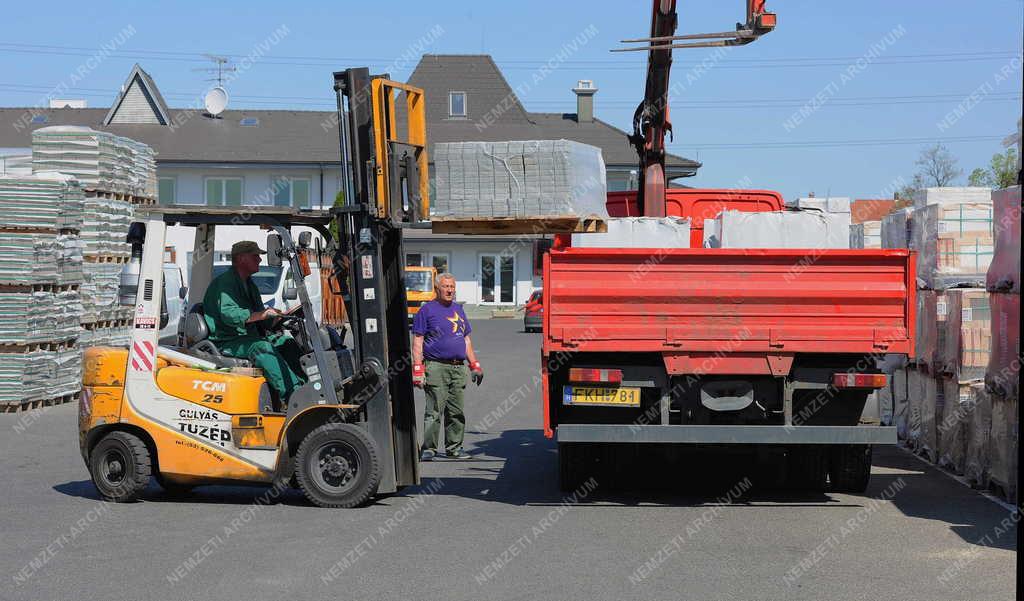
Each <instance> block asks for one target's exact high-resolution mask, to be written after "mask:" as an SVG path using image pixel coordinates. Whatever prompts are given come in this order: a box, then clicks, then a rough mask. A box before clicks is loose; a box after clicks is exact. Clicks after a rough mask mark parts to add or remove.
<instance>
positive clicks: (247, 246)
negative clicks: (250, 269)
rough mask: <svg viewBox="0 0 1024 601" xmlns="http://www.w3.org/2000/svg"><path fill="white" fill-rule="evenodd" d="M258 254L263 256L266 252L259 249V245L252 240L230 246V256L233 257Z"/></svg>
mask: <svg viewBox="0 0 1024 601" xmlns="http://www.w3.org/2000/svg"><path fill="white" fill-rule="evenodd" d="M249 254H259V255H265V254H267V251H265V250H263V249H261V248H260V245H259V244H256V243H255V242H253V241H252V240H242V241H241V242H235V243H234V244H232V245H231V256H232V257H233V256H235V255H249Z"/></svg>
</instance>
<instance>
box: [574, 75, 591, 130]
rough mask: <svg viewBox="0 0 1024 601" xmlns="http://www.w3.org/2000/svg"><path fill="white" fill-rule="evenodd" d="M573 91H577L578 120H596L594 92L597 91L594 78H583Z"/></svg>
mask: <svg viewBox="0 0 1024 601" xmlns="http://www.w3.org/2000/svg"><path fill="white" fill-rule="evenodd" d="M572 91H573V92H576V121H577V122H578V123H590V122H591V121H593V120H594V94H596V93H597V88H595V87H594V80H592V79H581V80H579V81H577V82H576V87H575V88H573V89H572Z"/></svg>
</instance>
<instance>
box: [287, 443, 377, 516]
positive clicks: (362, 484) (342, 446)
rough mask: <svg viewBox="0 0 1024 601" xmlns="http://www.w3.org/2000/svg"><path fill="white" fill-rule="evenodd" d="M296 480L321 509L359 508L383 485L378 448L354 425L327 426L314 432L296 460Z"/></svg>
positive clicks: (303, 445)
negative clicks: (381, 482) (381, 483)
mask: <svg viewBox="0 0 1024 601" xmlns="http://www.w3.org/2000/svg"><path fill="white" fill-rule="evenodd" d="M295 477H296V479H297V480H298V481H299V488H301V489H302V492H303V493H304V494H305V495H306V498H308V499H309V500H310V502H312V503H314V504H315V505H319V506H320V507H358V506H359V505H362V504H364V503H366V502H367V501H369V500H370V497H372V496H373V495H374V494H375V493H376V492H377V487H378V486H379V485H380V457H379V455H378V453H377V445H376V444H375V443H374V442H373V439H372V438H370V435H369V434H367V433H366V430H364V429H362V428H360V427H358V426H355V425H353V424H325V425H323V426H320V427H319V428H317V429H315V430H313V431H312V432H310V433H309V434H308V435H307V436H306V438H305V439H303V441H302V444H300V445H299V451H298V453H297V454H296V456H295Z"/></svg>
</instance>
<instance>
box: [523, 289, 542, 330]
mask: <svg viewBox="0 0 1024 601" xmlns="http://www.w3.org/2000/svg"><path fill="white" fill-rule="evenodd" d="M543 299H544V293H543V291H542V290H534V291H533V294H531V295H530V300H528V301H526V305H525V306H524V307H523V329H524V330H526V331H527V332H540V331H541V330H542V329H543V327H544V305H543Z"/></svg>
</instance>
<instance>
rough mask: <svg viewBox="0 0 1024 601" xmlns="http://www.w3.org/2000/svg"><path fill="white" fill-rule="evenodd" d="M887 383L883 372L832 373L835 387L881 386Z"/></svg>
mask: <svg viewBox="0 0 1024 601" xmlns="http://www.w3.org/2000/svg"><path fill="white" fill-rule="evenodd" d="M888 383H889V377H888V376H886V375H885V374H848V373H841V374H832V385H833V386H835V387H836V388H882V387H883V386H885V385H886V384H888Z"/></svg>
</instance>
